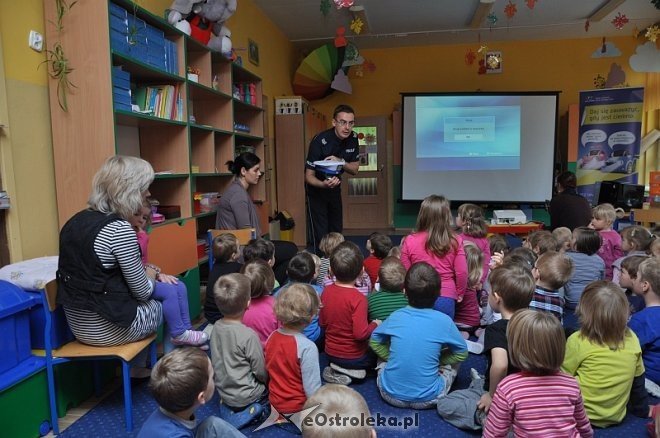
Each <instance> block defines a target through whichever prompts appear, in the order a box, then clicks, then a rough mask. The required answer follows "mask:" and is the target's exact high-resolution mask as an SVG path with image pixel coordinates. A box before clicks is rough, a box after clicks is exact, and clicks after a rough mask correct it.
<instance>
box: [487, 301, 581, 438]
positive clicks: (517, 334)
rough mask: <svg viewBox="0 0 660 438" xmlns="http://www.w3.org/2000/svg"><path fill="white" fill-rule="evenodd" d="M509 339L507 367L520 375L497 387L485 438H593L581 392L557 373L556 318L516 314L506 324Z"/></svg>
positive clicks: (560, 355) (559, 333)
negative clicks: (534, 437) (545, 437)
mask: <svg viewBox="0 0 660 438" xmlns="http://www.w3.org/2000/svg"><path fill="white" fill-rule="evenodd" d="M507 340H508V344H509V352H510V353H511V355H510V357H511V362H512V363H513V365H514V366H515V367H517V368H518V369H519V370H520V372H517V373H514V374H511V375H509V376H507V377H505V378H504V380H502V381H501V382H500V384H499V385H498V386H497V390H496V391H495V396H494V397H493V403H492V404H491V406H490V412H489V413H488V418H487V420H486V424H485V426H484V434H483V436H484V437H485V438H491V437H505V436H511V431H513V436H515V437H529V436H545V435H548V434H556V435H557V436H565V437H577V436H580V437H591V436H593V430H592V429H591V425H590V424H589V419H588V418H587V414H586V413H585V411H584V404H583V402H582V396H581V395H580V387H579V386H578V384H577V382H576V381H575V379H573V377H572V376H569V375H568V374H565V373H562V372H560V371H559V367H560V366H561V363H562V361H563V360H564V353H565V351H566V342H565V340H564V330H563V328H562V326H561V323H560V322H559V321H558V320H557V318H554V317H552V316H551V315H549V314H546V313H543V312H535V311H533V310H519V311H517V312H516V313H515V314H514V315H513V317H512V318H511V321H510V322H509V327H508V328H507Z"/></svg>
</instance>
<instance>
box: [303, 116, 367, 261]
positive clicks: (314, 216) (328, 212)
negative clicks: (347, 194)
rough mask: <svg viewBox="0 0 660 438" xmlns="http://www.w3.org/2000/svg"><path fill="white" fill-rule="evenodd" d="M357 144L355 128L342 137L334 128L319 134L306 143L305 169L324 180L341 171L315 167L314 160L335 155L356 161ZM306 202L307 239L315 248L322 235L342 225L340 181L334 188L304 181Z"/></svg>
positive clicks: (339, 231) (351, 161) (347, 161)
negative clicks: (307, 215) (307, 218)
mask: <svg viewBox="0 0 660 438" xmlns="http://www.w3.org/2000/svg"><path fill="white" fill-rule="evenodd" d="M358 154H359V145H358V138H357V134H356V133H355V132H351V135H349V136H348V138H346V139H344V140H342V139H340V138H339V137H337V134H336V133H335V130H334V128H331V129H328V130H326V131H323V132H321V133H320V134H318V135H317V136H316V137H314V139H312V141H311V143H310V144H309V152H308V153H307V163H306V164H305V168H306V169H312V170H314V171H315V176H316V178H318V179H319V180H321V181H323V180H325V179H326V178H329V177H332V176H337V177H338V178H341V176H340V175H334V174H328V173H326V172H324V170H325V169H324V168H321V167H320V166H319V167H315V166H314V162H315V161H321V160H324V159H326V158H327V157H329V156H331V155H334V156H335V157H337V158H340V159H343V160H344V161H345V162H346V163H353V162H355V161H358ZM306 188H307V206H308V212H309V221H310V224H309V225H310V226H309V232H308V234H307V235H308V239H309V244H310V246H312V247H314V248H315V249H317V248H318V245H319V242H320V241H321V238H323V236H325V235H326V234H328V233H330V232H333V231H335V232H338V233H341V232H342V229H343V220H342V203H341V185H338V186H337V187H334V188H318V187H314V186H311V185H309V184H306Z"/></svg>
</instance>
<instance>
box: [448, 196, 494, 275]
mask: <svg viewBox="0 0 660 438" xmlns="http://www.w3.org/2000/svg"><path fill="white" fill-rule="evenodd" d="M457 213H458V214H457V215H456V226H457V227H460V229H461V236H462V237H463V242H465V241H469V242H472V243H474V244H475V245H476V246H477V248H479V250H480V251H481V253H482V264H483V269H482V270H481V272H482V276H481V280H480V281H481V283H482V284H483V283H485V282H486V279H487V278H488V269H489V266H490V242H489V241H488V238H487V237H486V233H487V231H488V226H487V225H486V218H485V217H484V211H483V209H482V208H481V207H479V206H478V205H475V204H461V205H460V206H459V207H458V211H457Z"/></svg>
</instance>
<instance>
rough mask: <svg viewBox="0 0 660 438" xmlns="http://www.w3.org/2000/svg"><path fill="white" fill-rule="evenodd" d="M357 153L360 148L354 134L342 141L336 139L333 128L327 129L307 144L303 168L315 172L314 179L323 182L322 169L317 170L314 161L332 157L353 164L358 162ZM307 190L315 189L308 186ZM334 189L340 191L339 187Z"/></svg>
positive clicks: (324, 176) (324, 175)
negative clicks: (307, 148)
mask: <svg viewBox="0 0 660 438" xmlns="http://www.w3.org/2000/svg"><path fill="white" fill-rule="evenodd" d="M359 153H360V148H359V144H358V137H357V134H356V133H355V132H352V133H351V135H349V136H348V137H347V138H345V139H343V140H342V139H340V138H339V137H337V134H336V133H335V130H334V128H331V129H327V130H325V131H323V132H321V133H320V134H318V135H317V136H316V137H314V138H313V139H312V141H311V143H310V144H309V152H308V153H307V162H306V163H305V168H306V169H313V170H315V171H316V172H315V174H316V177H317V178H318V179H319V180H321V181H323V180H324V179H325V178H326V176H327V175H326V174H324V173H323V172H322V169H317V168H316V167H315V166H314V162H315V161H321V160H324V159H326V158H327V157H329V156H331V155H334V156H335V157H337V158H341V159H343V160H344V161H346V162H347V163H353V162H355V161H358V155H359ZM307 188H308V189H316V187H312V186H309V185H308V186H307ZM334 189H337V190H340V188H339V186H337V187H335V188H334ZM330 190H332V189H330Z"/></svg>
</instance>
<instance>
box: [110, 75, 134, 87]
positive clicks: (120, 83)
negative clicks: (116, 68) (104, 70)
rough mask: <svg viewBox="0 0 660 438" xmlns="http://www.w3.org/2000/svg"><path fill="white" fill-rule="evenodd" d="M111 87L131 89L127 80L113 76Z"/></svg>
mask: <svg viewBox="0 0 660 438" xmlns="http://www.w3.org/2000/svg"><path fill="white" fill-rule="evenodd" d="M112 86H113V88H115V89H120V90H130V89H131V81H130V80H129V79H124V78H120V77H116V76H113V77H112Z"/></svg>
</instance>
